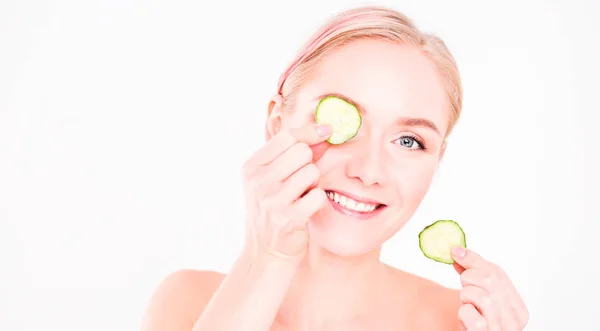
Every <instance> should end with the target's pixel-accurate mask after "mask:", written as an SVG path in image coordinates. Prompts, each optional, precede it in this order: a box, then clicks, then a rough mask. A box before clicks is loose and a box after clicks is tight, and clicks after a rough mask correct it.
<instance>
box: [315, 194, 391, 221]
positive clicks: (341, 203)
mask: <svg viewBox="0 0 600 331" xmlns="http://www.w3.org/2000/svg"><path fill="white" fill-rule="evenodd" d="M325 193H327V197H328V198H329V200H330V201H331V203H332V204H333V206H334V207H335V209H337V210H338V211H341V212H343V213H344V214H347V215H350V216H355V217H356V216H360V217H363V216H374V215H375V213H376V212H379V211H380V210H381V209H383V208H384V207H386V205H384V204H382V203H377V202H374V201H364V200H361V199H357V198H351V197H349V196H347V195H345V194H343V193H339V192H336V191H332V190H329V191H325Z"/></svg>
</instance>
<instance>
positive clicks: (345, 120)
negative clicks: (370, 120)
mask: <svg viewBox="0 0 600 331" xmlns="http://www.w3.org/2000/svg"><path fill="white" fill-rule="evenodd" d="M315 120H316V122H317V123H320V124H329V125H331V127H332V129H333V133H332V134H331V137H329V139H327V142H329V143H330V144H333V145H339V144H343V143H345V142H346V141H348V140H349V139H351V138H354V136H356V134H357V133H358V130H359V129H360V126H361V125H362V117H361V116H360V113H359V111H358V108H356V106H355V105H353V104H351V103H349V102H346V101H345V100H342V99H340V98H338V97H333V96H330V97H325V98H323V99H322V100H321V101H319V104H318V105H317V109H316V110H315Z"/></svg>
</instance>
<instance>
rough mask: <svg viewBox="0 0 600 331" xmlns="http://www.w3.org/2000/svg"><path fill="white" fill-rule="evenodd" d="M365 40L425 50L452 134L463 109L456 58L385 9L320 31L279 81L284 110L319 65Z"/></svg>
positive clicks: (351, 15) (358, 12) (335, 21)
mask: <svg viewBox="0 0 600 331" xmlns="http://www.w3.org/2000/svg"><path fill="white" fill-rule="evenodd" d="M365 38H378V39H383V40H387V41H392V42H397V43H406V44H411V45H415V46H418V47H420V48H421V49H422V51H423V52H424V54H425V55H427V56H428V57H429V59H430V60H431V61H432V62H433V63H434V64H435V65H436V67H437V68H438V71H439V73H440V75H441V77H442V78H443V80H444V82H445V87H446V90H447V95H448V100H449V103H450V108H451V112H450V116H449V124H448V130H447V134H446V135H448V134H450V131H451V130H452V127H453V126H454V124H455V123H456V121H457V120H458V117H459V115H460V112H461V109H462V84H461V80H460V74H459V72H458V68H457V66H456V62H455V60H454V58H453V56H452V55H451V54H450V52H449V50H448V49H447V47H446V45H445V44H444V42H443V41H442V40H441V39H440V38H438V37H437V36H434V35H430V34H426V33H423V32H421V31H419V30H418V29H417V28H416V27H415V25H414V24H413V23H412V21H411V20H410V19H409V18H408V17H406V16H405V15H403V14H401V13H399V12H398V11H395V10H392V9H389V8H385V7H377V6H365V7H358V8H354V9H350V10H346V11H344V12H342V13H340V14H338V15H336V16H334V17H333V18H332V19H331V20H330V21H329V22H328V23H327V24H325V25H324V26H322V27H321V28H320V29H319V30H318V31H316V33H315V34H313V36H312V37H311V38H310V39H309V41H308V42H307V43H306V44H305V45H304V47H303V48H302V49H301V50H300V52H299V53H298V54H297V56H296V58H295V59H294V60H293V61H292V63H291V64H290V65H289V66H288V68H287V69H286V70H285V71H284V72H283V74H282V75H281V76H280V78H279V83H278V86H277V92H278V93H279V94H280V95H281V97H282V98H283V100H284V102H283V106H282V108H285V109H288V108H291V107H289V105H288V103H289V102H291V101H290V100H291V99H293V96H294V93H295V92H296V91H297V90H298V88H299V87H300V85H301V84H302V83H303V82H304V81H305V80H306V79H307V78H308V77H309V74H310V73H311V72H312V70H313V69H314V67H315V66H316V64H318V59H320V58H321V57H322V56H324V55H326V54H327V52H328V51H330V50H332V49H334V48H336V47H338V46H342V45H345V44H347V43H349V42H351V41H354V40H357V39H365ZM288 110H289V109H288Z"/></svg>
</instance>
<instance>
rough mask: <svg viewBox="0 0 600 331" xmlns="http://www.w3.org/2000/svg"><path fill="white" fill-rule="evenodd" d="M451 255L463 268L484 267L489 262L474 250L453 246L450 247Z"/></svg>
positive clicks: (488, 264)
mask: <svg viewBox="0 0 600 331" xmlns="http://www.w3.org/2000/svg"><path fill="white" fill-rule="evenodd" d="M452 257H453V258H454V261H455V262H456V263H457V264H458V265H460V266H461V267H463V268H464V269H472V268H482V269H483V268H486V267H489V266H490V265H491V264H490V263H489V262H488V261H486V260H485V259H484V258H482V257H481V256H479V254H477V253H475V252H474V251H472V250H470V249H468V248H463V247H454V248H453V249H452Z"/></svg>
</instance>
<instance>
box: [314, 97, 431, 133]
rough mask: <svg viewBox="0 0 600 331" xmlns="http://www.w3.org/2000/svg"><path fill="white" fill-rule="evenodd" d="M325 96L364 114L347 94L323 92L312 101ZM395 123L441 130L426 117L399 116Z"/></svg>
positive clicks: (359, 105) (359, 106)
mask: <svg viewBox="0 0 600 331" xmlns="http://www.w3.org/2000/svg"><path fill="white" fill-rule="evenodd" d="M327 97H336V98H339V99H342V100H344V101H346V102H348V103H351V104H353V105H354V106H355V107H356V108H357V109H358V112H359V113H360V115H361V116H365V114H366V109H365V107H363V106H362V105H361V104H360V103H359V102H357V101H355V100H353V99H352V98H350V97H348V96H345V95H343V94H340V93H325V94H322V95H320V96H318V97H316V98H315V99H314V101H318V100H321V99H324V98H327ZM396 124H398V125H400V126H420V127H425V128H429V129H431V130H433V131H435V133H437V134H438V135H441V132H440V130H439V129H438V127H437V126H436V125H435V124H434V123H433V122H432V121H430V120H428V119H424V118H412V117H400V118H398V119H396Z"/></svg>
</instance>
